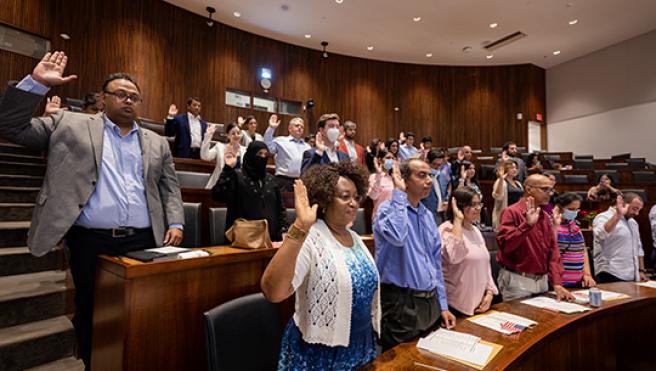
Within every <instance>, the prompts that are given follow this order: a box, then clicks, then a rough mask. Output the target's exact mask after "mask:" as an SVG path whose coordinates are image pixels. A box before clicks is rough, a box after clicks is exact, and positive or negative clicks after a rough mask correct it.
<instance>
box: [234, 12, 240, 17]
mask: <svg viewBox="0 0 656 371" xmlns="http://www.w3.org/2000/svg"><path fill="white" fill-rule="evenodd" d="M232 15H234V16H235V17H237V18H239V17H241V13H239V12H234V13H232Z"/></svg>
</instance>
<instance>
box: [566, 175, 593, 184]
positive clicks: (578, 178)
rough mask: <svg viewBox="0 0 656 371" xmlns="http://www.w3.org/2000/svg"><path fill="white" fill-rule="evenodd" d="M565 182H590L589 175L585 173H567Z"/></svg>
mask: <svg viewBox="0 0 656 371" xmlns="http://www.w3.org/2000/svg"><path fill="white" fill-rule="evenodd" d="M563 178H564V183H568V184H585V183H588V176H587V175H585V174H565V175H563Z"/></svg>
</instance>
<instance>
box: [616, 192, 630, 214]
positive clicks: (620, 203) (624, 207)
mask: <svg viewBox="0 0 656 371" xmlns="http://www.w3.org/2000/svg"><path fill="white" fill-rule="evenodd" d="M615 209H617V212H618V213H619V214H620V215H621V216H624V215H626V213H627V212H628V211H629V205H628V204H626V203H625V202H624V198H622V196H621V195H618V196H617V198H616V199H615Z"/></svg>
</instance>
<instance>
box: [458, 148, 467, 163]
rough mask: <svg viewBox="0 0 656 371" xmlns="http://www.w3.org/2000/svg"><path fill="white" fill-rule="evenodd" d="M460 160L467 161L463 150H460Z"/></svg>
mask: <svg viewBox="0 0 656 371" xmlns="http://www.w3.org/2000/svg"><path fill="white" fill-rule="evenodd" d="M457 156H458V160H460V161H462V160H464V159H465V152H464V151H463V150H462V149H459V150H458V155H457Z"/></svg>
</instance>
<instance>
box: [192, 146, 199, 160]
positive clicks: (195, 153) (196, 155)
mask: <svg viewBox="0 0 656 371" xmlns="http://www.w3.org/2000/svg"><path fill="white" fill-rule="evenodd" d="M189 158H193V159H195V160H199V159H200V148H190V149H189Z"/></svg>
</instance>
